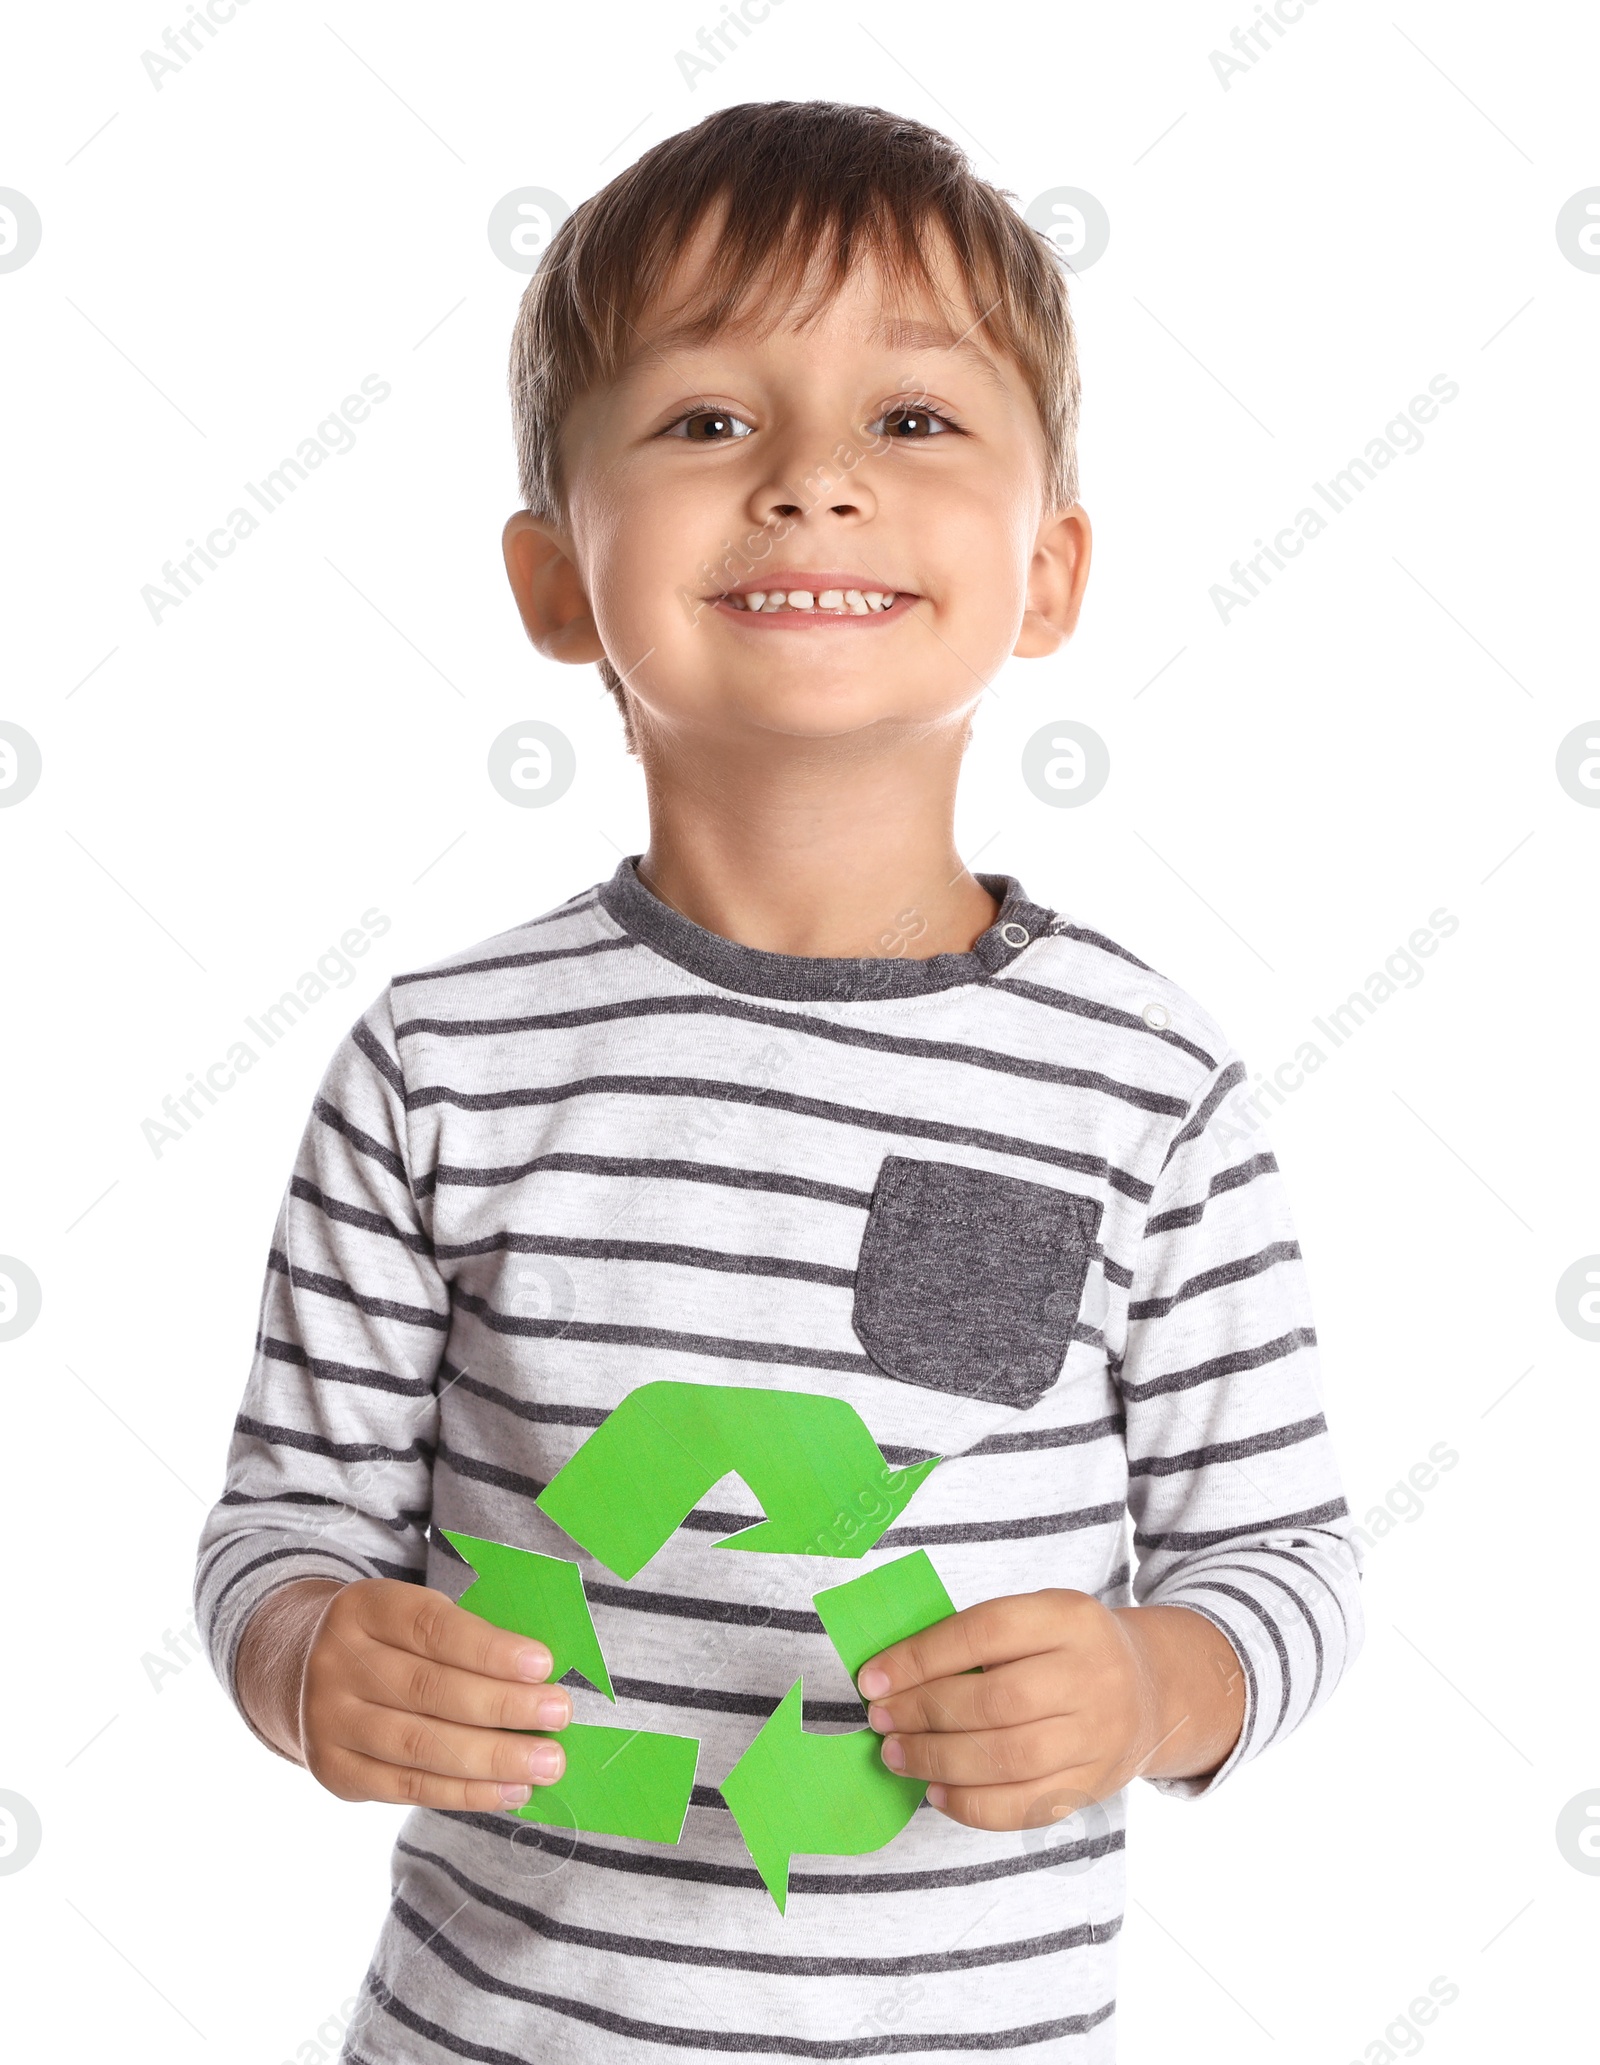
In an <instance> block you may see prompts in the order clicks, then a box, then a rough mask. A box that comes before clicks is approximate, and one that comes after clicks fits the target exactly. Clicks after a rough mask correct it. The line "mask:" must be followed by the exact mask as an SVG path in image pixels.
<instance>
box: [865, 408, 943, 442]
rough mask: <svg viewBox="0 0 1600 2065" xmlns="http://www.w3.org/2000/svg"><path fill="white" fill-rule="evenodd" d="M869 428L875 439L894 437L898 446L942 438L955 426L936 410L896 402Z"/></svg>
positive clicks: (870, 424)
mask: <svg viewBox="0 0 1600 2065" xmlns="http://www.w3.org/2000/svg"><path fill="white" fill-rule="evenodd" d="M867 428H868V430H869V431H871V433H872V434H873V436H875V437H892V438H893V439H894V440H895V441H896V442H897V443H898V444H914V443H926V442H927V440H928V439H929V438H930V437H941V436H943V434H944V433H945V432H946V431H948V430H953V429H954V428H955V425H954V424H953V423H950V422H948V421H947V420H946V419H945V418H944V417H943V416H941V415H939V414H938V412H937V411H936V410H934V409H918V408H913V407H912V405H911V404H910V403H909V402H896V403H895V405H894V407H893V408H892V409H885V410H884V412H883V414H882V415H881V416H880V417H879V418H878V420H877V422H876V423H869V424H868V425H867Z"/></svg>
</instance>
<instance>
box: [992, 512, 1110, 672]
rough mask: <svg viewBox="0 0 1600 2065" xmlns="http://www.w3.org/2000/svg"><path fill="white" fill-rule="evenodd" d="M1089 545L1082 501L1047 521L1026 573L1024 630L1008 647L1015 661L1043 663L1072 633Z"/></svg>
mask: <svg viewBox="0 0 1600 2065" xmlns="http://www.w3.org/2000/svg"><path fill="white" fill-rule="evenodd" d="M1092 544H1093V539H1092V536H1091V533H1090V530H1089V512H1088V511H1087V510H1086V509H1085V508H1084V506H1083V504H1082V503H1081V502H1074V503H1073V505H1072V507H1071V508H1070V509H1063V510H1060V511H1058V512H1057V514H1056V515H1054V516H1052V517H1049V518H1047V519H1046V521H1045V523H1044V524H1043V526H1042V527H1041V529H1040V532H1039V537H1038V541H1037V543H1036V544H1035V545H1034V548H1033V560H1032V563H1031V564H1030V566H1029V568H1028V601H1027V608H1026V610H1025V611H1024V613H1023V618H1022V629H1021V631H1020V632H1019V633H1018V634H1017V642H1016V644H1015V645H1014V646H1013V647H1012V648H1011V650H1012V651H1013V652H1014V653H1015V654H1016V655H1017V656H1018V658H1019V659H1024V660H1037V659H1041V658H1042V657H1043V656H1044V655H1045V654H1046V653H1052V652H1054V651H1055V650H1056V649H1057V647H1058V646H1060V645H1063V644H1064V643H1065V642H1066V640H1067V639H1069V638H1070V637H1071V636H1072V634H1073V632H1074V631H1075V630H1076V628H1077V624H1078V611H1079V610H1080V609H1081V608H1082V606H1083V590H1084V585H1085V583H1086V582H1087V581H1088V578H1089V555H1090V550H1091V547H1092Z"/></svg>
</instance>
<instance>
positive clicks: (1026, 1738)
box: [882, 1715, 1092, 1791]
mask: <svg viewBox="0 0 1600 2065" xmlns="http://www.w3.org/2000/svg"><path fill="white" fill-rule="evenodd" d="M1091 1754H1092V1745H1091V1742H1090V1739H1089V1731H1088V1730H1087V1729H1086V1728H1085V1727H1083V1726H1082V1725H1081V1724H1080V1723H1079V1722H1077V1721H1075V1720H1074V1719H1073V1718H1072V1717H1071V1716H1070V1715H1065V1716H1062V1715H1056V1716H1052V1717H1051V1718H1050V1719H1048V1720H1043V1721H1029V1722H1027V1723H1025V1724H1024V1725H1023V1726H1022V1727H1020V1728H989V1729H983V1730H956V1731H954V1732H953V1733H948V1734H932V1735H889V1736H885V1738H884V1743H883V1751H882V1755H883V1761H884V1763H885V1764H886V1765H887V1766H888V1767H889V1769H890V1770H891V1771H898V1772H900V1773H901V1774H902V1775H903V1776H905V1777H907V1778H926V1779H929V1780H931V1781H934V1782H936V1783H939V1784H944V1785H951V1786H974V1785H976V1786H985V1787H992V1786H1005V1785H1009V1784H1012V1783H1016V1782H1030V1783H1032V1784H1033V1786H1034V1789H1035V1791H1037V1789H1038V1781H1040V1780H1043V1779H1046V1778H1050V1777H1052V1776H1053V1775H1054V1774H1055V1773H1056V1772H1058V1771H1063V1770H1065V1769H1066V1768H1067V1766H1068V1765H1072V1764H1077V1763H1078V1762H1080V1761H1081V1760H1083V1759H1084V1758H1086V1757H1087V1756H1089V1755H1091Z"/></svg>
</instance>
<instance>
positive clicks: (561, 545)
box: [500, 509, 605, 666]
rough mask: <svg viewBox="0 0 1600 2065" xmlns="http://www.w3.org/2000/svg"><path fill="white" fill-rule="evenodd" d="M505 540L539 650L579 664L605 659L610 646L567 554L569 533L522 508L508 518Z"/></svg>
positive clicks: (520, 605) (515, 587) (515, 589)
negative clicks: (603, 636)
mask: <svg viewBox="0 0 1600 2065" xmlns="http://www.w3.org/2000/svg"><path fill="white" fill-rule="evenodd" d="M500 542H501V547H502V549H503V551H504V552H505V556H506V574H507V576H508V577H509V579H510V582H511V592H512V594H513V595H514V596H515V597H516V598H517V610H518V613H519V614H520V616H521V618H522V623H523V628H524V630H526V632H527V634H528V636H529V638H530V639H531V640H532V641H533V644H534V645H535V646H536V647H537V648H538V650H539V651H540V652H542V653H543V654H544V656H545V658H546V659H547V660H567V661H569V662H571V663H572V664H573V665H577V666H581V665H583V664H584V663H585V662H587V661H593V660H603V659H604V658H605V647H604V646H603V645H602V644H601V643H600V633H599V632H598V631H597V630H596V628H595V621H594V612H593V611H592V610H591V609H590V607H589V598H588V596H587V595H585V593H584V592H583V583H582V582H581V581H580V580H579V578H578V569H577V567H576V566H575V565H574V564H573V562H572V560H571V559H570V558H569V557H568V547H569V541H568V539H567V538H566V536H565V534H564V533H563V532H562V531H561V530H560V529H558V528H557V526H556V525H555V524H550V523H544V522H542V521H541V520H540V519H539V518H538V517H537V516H534V515H532V514H531V513H530V512H529V511H528V510H526V509H519V510H518V511H517V513H516V514H515V515H514V516H513V517H511V518H510V519H509V520H508V521H507V524H506V527H505V530H504V532H503V533H502V536H501V541H500Z"/></svg>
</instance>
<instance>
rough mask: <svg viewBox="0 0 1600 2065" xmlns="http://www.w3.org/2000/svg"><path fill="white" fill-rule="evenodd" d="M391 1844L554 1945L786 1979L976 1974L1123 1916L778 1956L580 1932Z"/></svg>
mask: <svg viewBox="0 0 1600 2065" xmlns="http://www.w3.org/2000/svg"><path fill="white" fill-rule="evenodd" d="M395 1847H396V1848H397V1849H398V1850H400V1851H401V1852H402V1853H403V1854H404V1855H405V1856H407V1857H416V1858H419V1859H421V1860H422V1861H424V1862H426V1863H428V1864H433V1865H437V1867H438V1868H439V1870H440V1871H442V1872H444V1873H445V1874H446V1876H447V1877H449V1878H450V1879H452V1880H453V1881H454V1882H455V1884H456V1885H457V1886H458V1887H459V1888H460V1890H461V1891H462V1892H463V1893H467V1894H470V1895H471V1896H472V1898H473V1899H474V1900H477V1901H479V1902H481V1904H482V1905H483V1906H485V1907H492V1908H493V1909H495V1911H496V1912H497V1913H499V1914H503V1915H506V1916H508V1917H509V1918H511V1919H513V1920H515V1921H516V1922H517V1923H518V1925H519V1926H520V1927H522V1928H525V1929H528V1930H531V1931H532V1933H533V1934H534V1935H536V1936H542V1937H544V1938H545V1939H546V1940H547V1941H548V1942H551V1943H571V1944H573V1945H575V1946H577V1947H579V1948H581V1949H584V1950H606V1951H612V1952H614V1953H615V1954H616V1955H617V1956H619V1957H641V1958H650V1959H653V1960H655V1961H656V1962H658V1963H661V1964H666V1965H688V1966H690V1967H691V1968H693V1967H697V1966H698V1967H702V1968H708V1969H711V1970H715V1971H726V1972H767V1973H771V1974H774V1975H776V1976H778V1977H780V1978H785V1979H894V1978H904V1977H908V1976H910V1975H911V1974H913V1973H917V1972H973V1971H977V1970H979V1969H981V1968H982V1967H983V1966H986V1965H1010V1964H1022V1963H1026V1962H1028V1961H1029V1960H1031V1959H1033V1958H1039V1957H1055V1956H1057V1955H1058V1954H1059V1953H1060V1952H1062V1951H1065V1950H1078V1949H1081V1948H1083V1947H1084V1946H1085V1945H1088V1944H1095V1943H1109V1942H1111V1941H1112V1940H1113V1938H1115V1937H1116V1935H1117V1934H1118V1933H1119V1931H1120V1930H1121V1927H1122V1917H1121V1915H1113V1916H1109V1917H1108V1918H1107V1919H1105V1920H1103V1921H1088V1922H1079V1923H1076V1924H1075V1925H1074V1926H1072V1927H1071V1928H1066V1929H1055V1930H1052V1931H1051V1932H1050V1933H1049V1934H1048V1935H1045V1936H1030V1937H1024V1938H1022V1939H1021V1940H1020V1941H1017V1942H1010V1943H985V1944H980V1945H977V1946H975V1947H973V1948H971V1949H962V1948H961V1947H960V1946H959V1945H958V1946H957V1947H956V1948H954V1949H952V1950H930V1951H922V1952H917V1953H913V1954H911V1955H908V1956H903V1957H814V1956H813V1957H807V1956H803V1955H799V1954H797V1955H795V1956H793V1957H780V1956H777V1955H776V1954H774V1953H772V1952H769V1951H760V1950H731V1949H726V1948H724V1947H723V1946H722V1945H721V1944H716V1943H674V1942H671V1941H669V1940H666V1939H664V1938H660V1937H654V1936H625V1935H621V1934H618V1933H617V1932H615V1931H613V1930H610V1929H585V1928H578V1927H575V1926H574V1925H573V1924H572V1923H570V1922H562V1921H560V1920H558V1919H557V1918H556V1917H555V1916H554V1915H550V1914H546V1913H545V1912H544V1911H543V1910H542V1909H540V1908H537V1907H533V1906H531V1905H529V1904H528V1903H527V1902H525V1901H520V1900H511V1899H508V1898H507V1897H506V1895H505V1894H503V1893H497V1892H495V1891H494V1890H493V1888H492V1887H489V1886H485V1885H484V1884H483V1883H482V1882H481V1881H480V1880H478V1879H474V1878H470V1877H469V1876H468V1875H467V1873H466V1872H464V1871H461V1870H458V1869H457V1867H456V1866H455V1865H454V1864H452V1863H451V1862H450V1860H449V1858H447V1857H444V1856H442V1855H441V1854H440V1853H439V1852H438V1851H437V1850H425V1849H423V1848H422V1847H421V1846H420V1845H419V1844H416V1843H409V1842H407V1841H406V1839H405V1837H404V1836H401V1837H400V1838H399V1839H398V1841H397V1843H396V1845H395Z"/></svg>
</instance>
